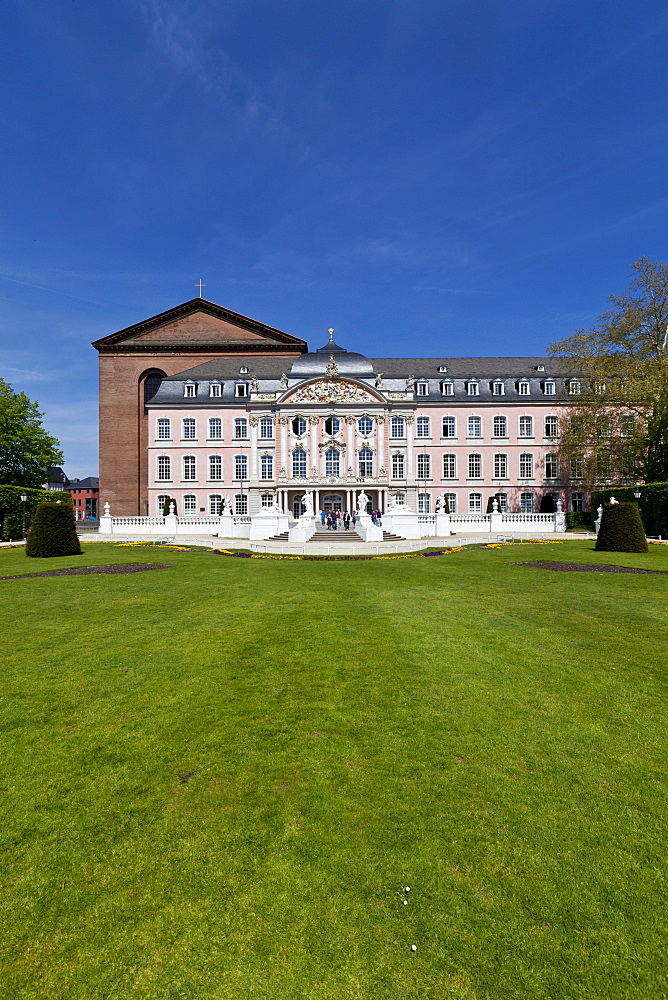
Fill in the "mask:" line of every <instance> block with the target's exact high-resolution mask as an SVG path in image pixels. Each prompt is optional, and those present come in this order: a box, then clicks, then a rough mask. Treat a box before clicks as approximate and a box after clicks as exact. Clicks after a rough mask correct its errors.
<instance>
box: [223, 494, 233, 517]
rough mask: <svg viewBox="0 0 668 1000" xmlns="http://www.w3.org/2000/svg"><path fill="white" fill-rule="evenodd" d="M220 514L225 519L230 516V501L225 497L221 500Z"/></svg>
mask: <svg viewBox="0 0 668 1000" xmlns="http://www.w3.org/2000/svg"><path fill="white" fill-rule="evenodd" d="M220 512H221V514H224V515H225V516H226V517H231V516H232V501H231V500H230V498H229V497H225V499H224V500H223V506H222V507H221V511H220Z"/></svg>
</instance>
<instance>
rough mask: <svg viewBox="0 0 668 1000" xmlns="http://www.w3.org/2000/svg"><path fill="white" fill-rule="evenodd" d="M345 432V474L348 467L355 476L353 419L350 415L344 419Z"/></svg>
mask: <svg viewBox="0 0 668 1000" xmlns="http://www.w3.org/2000/svg"><path fill="white" fill-rule="evenodd" d="M346 424H347V432H346V463H347V464H346V474H347V473H348V466H351V467H352V470H353V475H355V448H354V440H355V438H354V434H355V418H354V417H353V416H351V415H350V414H349V415H348V416H347V417H346Z"/></svg>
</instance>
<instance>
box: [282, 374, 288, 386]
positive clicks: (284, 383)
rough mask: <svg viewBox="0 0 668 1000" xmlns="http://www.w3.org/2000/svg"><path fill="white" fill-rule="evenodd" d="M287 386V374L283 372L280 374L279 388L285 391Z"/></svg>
mask: <svg viewBox="0 0 668 1000" xmlns="http://www.w3.org/2000/svg"><path fill="white" fill-rule="evenodd" d="M287 387H288V376H287V375H286V374H285V372H283V374H282V375H281V389H282V390H283V391H285V390H286V389H287Z"/></svg>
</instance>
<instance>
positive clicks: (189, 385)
mask: <svg viewBox="0 0 668 1000" xmlns="http://www.w3.org/2000/svg"><path fill="white" fill-rule="evenodd" d="M183 395H184V397H185V398H186V399H194V398H195V396H197V383H196V382H186V384H185V386H184V387H183Z"/></svg>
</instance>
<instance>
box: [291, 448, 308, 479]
mask: <svg viewBox="0 0 668 1000" xmlns="http://www.w3.org/2000/svg"><path fill="white" fill-rule="evenodd" d="M302 455H303V456H304V459H303V461H302V457H301V456H302ZM297 456H299V458H298V457H297ZM307 463H308V456H307V454H306V449H305V448H295V450H294V451H293V453H292V479H305V478H306V473H307ZM302 466H303V468H304V471H303V472H301V471H300V472H296V471H295V469H297V468H300V469H301V467H302Z"/></svg>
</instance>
